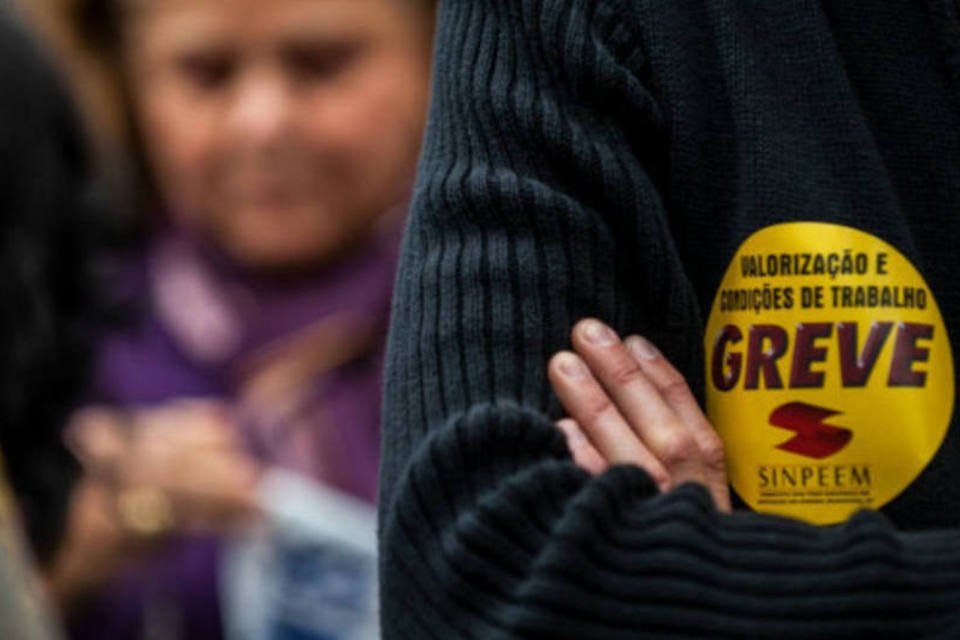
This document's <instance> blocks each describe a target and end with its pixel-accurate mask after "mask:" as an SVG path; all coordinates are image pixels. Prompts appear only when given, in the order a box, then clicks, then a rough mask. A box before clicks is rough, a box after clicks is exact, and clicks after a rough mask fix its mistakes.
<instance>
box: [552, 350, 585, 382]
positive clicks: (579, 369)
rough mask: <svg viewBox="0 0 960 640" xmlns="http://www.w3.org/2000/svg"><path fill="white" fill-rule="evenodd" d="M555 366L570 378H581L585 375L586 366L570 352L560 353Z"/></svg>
mask: <svg viewBox="0 0 960 640" xmlns="http://www.w3.org/2000/svg"><path fill="white" fill-rule="evenodd" d="M557 368H559V369H560V373H562V374H563V375H564V376H566V377H567V378H571V379H576V378H583V377H584V376H586V375H587V366H586V365H585V364H583V362H581V361H580V358H578V357H577V356H575V355H573V354H572V353H567V354H564V355H562V356H561V357H560V358H559V360H558V361H557Z"/></svg>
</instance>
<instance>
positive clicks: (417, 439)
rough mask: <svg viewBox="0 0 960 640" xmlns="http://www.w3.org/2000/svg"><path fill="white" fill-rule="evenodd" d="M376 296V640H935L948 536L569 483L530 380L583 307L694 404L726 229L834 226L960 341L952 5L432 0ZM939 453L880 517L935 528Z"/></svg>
mask: <svg viewBox="0 0 960 640" xmlns="http://www.w3.org/2000/svg"><path fill="white" fill-rule="evenodd" d="M441 4H442V7H441V15H440V21H439V33H438V43H437V44H438V51H437V65H436V80H435V85H434V90H435V93H434V101H433V106H432V111H431V119H430V125H429V129H428V134H427V139H426V146H425V149H424V156H423V159H422V162H421V167H420V169H421V174H420V180H419V182H418V187H417V191H416V194H415V201H414V208H413V214H412V218H411V221H410V226H409V228H408V232H407V236H406V240H405V249H404V256H403V258H402V261H401V268H400V276H399V280H398V288H397V293H396V299H395V304H394V325H393V329H392V333H391V345H390V353H389V358H388V370H387V388H386V413H385V419H384V450H383V453H384V455H383V468H382V486H381V551H382V602H383V613H382V620H383V627H384V629H383V630H384V637H385V638H387V639H393V638H403V639H411V638H483V639H487V638H502V637H524V638H539V637H542V638H620V637H655V636H668V635H669V636H685V637H731V638H735V637H765V638H773V637H776V638H810V637H854V636H868V637H871V638H877V637H904V636H931V635H936V634H943V635H945V636H948V637H949V636H951V635H957V636H960V533H958V532H949V531H948V532H945V533H911V534H906V533H899V532H897V530H896V529H895V528H894V527H893V526H892V525H891V524H890V522H889V521H888V520H887V518H886V517H885V516H883V515H880V514H875V513H874V514H866V513H865V514H861V515H859V516H857V517H855V518H854V519H852V520H851V521H850V522H849V523H847V524H845V525H842V526H839V527H833V528H815V527H811V526H807V525H803V524H799V523H796V522H792V521H787V520H779V519H775V518H769V517H764V516H759V515H755V514H751V513H745V512H739V513H737V514H736V515H733V516H721V515H718V514H717V513H715V512H714V511H713V510H712V508H711V506H710V504H709V500H708V498H707V496H706V493H705V492H704V491H703V490H702V489H701V488H698V487H693V486H689V487H683V488H681V489H679V490H677V491H674V492H672V493H670V494H668V495H664V496H659V495H657V493H656V491H655V488H654V487H653V485H652V483H651V482H650V480H649V478H648V477H647V476H646V475H645V474H644V473H643V472H642V471H640V470H639V469H635V468H617V469H613V470H611V471H610V472H608V473H606V474H604V475H602V476H600V477H598V478H589V477H588V476H587V475H586V474H584V473H582V472H581V471H579V470H578V469H576V468H575V467H574V465H573V464H572V463H571V462H570V461H569V459H568V456H567V454H566V449H565V444H564V442H563V439H562V437H561V435H560V434H559V433H558V432H557V431H556V430H555V428H554V427H553V424H552V422H553V420H554V419H556V418H557V417H558V416H559V415H560V412H559V407H558V406H557V404H556V401H555V399H553V397H552V394H551V392H550V389H549V385H548V383H547V381H546V379H545V365H546V362H547V360H548V359H549V357H550V356H551V354H552V353H553V352H555V351H556V350H558V349H561V348H564V347H566V346H567V345H568V331H569V329H570V327H571V326H572V324H573V323H574V322H575V321H576V320H578V319H579V318H581V317H584V316H587V315H592V316H598V317H601V318H603V319H605V320H607V321H608V322H610V323H612V324H613V325H614V326H615V328H617V329H618V330H619V331H621V332H622V333H623V334H624V335H626V334H627V333H628V332H629V333H642V334H644V335H646V336H648V337H649V338H651V339H652V340H653V341H654V342H655V343H656V344H657V345H658V346H659V347H660V348H661V350H663V351H664V352H665V353H666V354H667V355H668V356H669V358H670V359H671V360H672V361H673V362H674V363H675V364H677V365H678V367H679V368H681V369H682V370H683V371H684V373H685V374H686V375H687V376H688V379H689V380H690V382H691V386H692V387H693V388H694V389H695V391H696V392H697V393H700V392H701V391H702V367H703V356H702V353H701V352H700V350H701V337H702V331H703V321H704V313H705V310H706V309H707V308H708V307H709V304H710V302H711V300H712V297H713V295H714V293H715V291H716V287H717V285H718V283H719V278H720V276H721V275H722V271H723V269H724V267H725V266H726V263H727V262H728V261H729V259H730V257H731V256H732V254H733V252H734V251H735V249H736V247H737V246H738V245H739V243H740V242H742V241H743V239H744V238H746V237H747V236H748V235H749V234H750V233H752V232H753V231H756V230H757V229H759V228H762V227H764V226H767V225H770V224H774V223H776V222H782V221H788V220H823V221H831V222H836V223H839V224H848V225H851V226H856V227H858V228H861V229H863V230H865V231H868V232H870V233H873V234H875V235H878V236H880V237H882V238H884V239H885V240H887V241H889V242H890V243H891V244H894V245H895V246H897V247H898V248H899V249H900V250H901V251H902V252H903V253H904V254H905V255H907V256H908V257H909V258H910V260H911V261H912V262H913V263H914V264H915V265H917V267H918V269H919V270H920V271H921V272H922V273H924V275H925V276H926V277H927V279H928V282H929V284H930V286H931V289H932V291H933V292H934V294H935V296H936V297H937V300H938V302H939V303H940V307H941V309H942V310H943V312H944V316H945V318H946V322H947V326H948V330H949V332H950V333H951V335H953V336H960V325H958V324H957V323H958V321H960V286H958V284H957V283H956V282H954V281H955V280H957V278H956V276H955V271H956V270H955V268H954V266H953V264H954V260H953V257H952V256H953V254H954V252H955V250H956V246H957V241H958V239H960V215H958V213H960V67H958V64H960V60H958V55H957V51H958V47H957V42H958V41H960V40H958V39H960V28H958V26H957V24H958V23H957V12H956V8H955V6H954V4H953V1H952V0H926V1H925V2H924V1H921V0H914V1H910V0H864V1H863V2H858V3H849V2H846V1H845V0H832V1H826V2H823V3H821V2H815V1H813V0H765V1H763V2H747V1H746V0H712V1H708V0H702V1H695V0H694V1H690V2H678V1H677V0H663V1H653V0H647V1H645V0H592V1H588V0H446V1H445V2H443V3H441ZM958 452H960V446H958V434H957V428H956V426H955V425H954V427H953V428H951V431H950V435H949V436H948V439H947V442H946V443H945V444H944V447H943V449H942V450H941V453H940V454H939V455H938V457H937V459H936V460H935V461H934V463H933V464H931V465H930V467H929V468H928V469H927V471H926V472H925V473H924V474H923V475H922V476H921V478H920V479H918V480H917V481H916V483H914V486H913V487H911V489H910V490H909V491H908V492H906V493H905V495H904V496H902V497H901V499H898V501H896V502H895V503H894V504H892V505H890V508H889V510H888V511H889V513H890V516H891V517H893V518H895V519H896V520H897V522H898V523H902V524H904V525H909V526H913V527H929V526H935V525H945V524H952V523H956V522H957V519H958V513H960V508H958V507H960V455H958Z"/></svg>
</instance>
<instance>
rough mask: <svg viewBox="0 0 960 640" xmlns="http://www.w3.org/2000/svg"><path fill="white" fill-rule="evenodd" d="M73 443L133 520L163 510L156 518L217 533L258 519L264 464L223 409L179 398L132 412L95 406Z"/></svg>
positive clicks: (77, 425) (75, 430)
mask: <svg viewBox="0 0 960 640" xmlns="http://www.w3.org/2000/svg"><path fill="white" fill-rule="evenodd" d="M70 442H71V445H72V448H73V449H74V452H75V453H76V454H77V456H78V458H79V459H80V460H81V462H82V463H83V465H84V467H85V469H86V470H87V472H88V473H89V474H90V475H91V476H92V477H93V478H94V479H99V480H101V481H103V482H106V483H108V484H110V485H112V486H113V487H114V489H115V491H116V495H117V498H118V508H119V509H121V511H123V509H125V508H127V509H132V510H133V515H134V516H136V515H137V511H138V510H139V511H149V510H150V509H151V508H152V509H154V510H158V509H163V510H166V511H167V512H168V513H167V514H159V513H158V514H154V515H155V516H156V517H157V518H161V517H162V516H164V515H166V516H168V517H169V519H170V522H169V523H167V524H169V525H170V526H172V527H175V528H176V530H179V531H188V532H213V533H222V532H225V531H228V530H230V529H233V528H235V527H237V526H240V525H242V524H245V523H247V522H249V521H250V520H252V519H254V518H255V517H256V516H257V515H258V507H257V502H256V493H255V489H256V484H257V481H258V479H259V476H260V472H261V469H260V466H259V464H258V463H257V462H256V461H255V460H254V459H253V458H252V457H251V456H250V455H249V454H248V453H247V452H246V451H245V450H244V447H243V443H242V442H241V440H240V438H239V435H238V431H237V428H236V426H235V425H234V424H233V422H232V419H231V417H230V413H229V411H228V410H227V409H226V408H225V407H224V406H223V405H221V404H219V403H216V402H213V401H207V400H177V401H173V402H170V403H168V404H165V405H162V406H160V407H156V408H151V409H143V410H136V411H132V412H121V411H117V410H112V409H108V408H91V409H88V410H85V411H84V412H82V413H81V414H79V415H78V417H77V419H76V420H75V421H74V424H73V425H72V426H71V435H70ZM120 515H121V516H124V515H129V514H126V513H121V514H120ZM145 515H147V516H149V514H145ZM148 524H149V523H148Z"/></svg>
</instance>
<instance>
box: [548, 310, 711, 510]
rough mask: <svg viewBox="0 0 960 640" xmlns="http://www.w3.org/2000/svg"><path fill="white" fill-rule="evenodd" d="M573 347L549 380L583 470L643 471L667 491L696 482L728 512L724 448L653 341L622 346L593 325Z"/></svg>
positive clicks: (577, 331) (580, 328)
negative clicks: (622, 467)
mask: <svg viewBox="0 0 960 640" xmlns="http://www.w3.org/2000/svg"><path fill="white" fill-rule="evenodd" d="M573 348H574V352H567V351H564V352H560V353H558V354H556V355H555V356H554V357H553V358H552V359H551V360H550V364H549V366H548V376H549V378H550V382H551V384H552V385H553V389H554V391H555V392H556V394H557V397H558V398H559V399H560V402H561V404H562V405H563V406H564V408H565V409H566V410H567V412H568V414H569V418H565V419H563V420H560V421H559V422H558V423H557V426H558V427H559V428H560V429H561V430H562V431H563V432H564V434H565V435H566V437H567V445H568V447H569V449H570V453H571V455H572V456H573V459H574V461H575V462H576V463H577V465H578V466H580V467H581V468H583V469H585V470H586V471H588V472H589V473H592V474H598V473H601V472H603V471H604V470H605V469H606V468H607V467H608V466H610V465H618V464H632V465H637V466H639V467H642V468H643V469H645V470H646V471H647V473H649V474H650V476H651V477H652V478H653V479H654V481H655V482H656V483H657V485H658V486H659V487H660V490H661V491H667V490H669V489H671V488H672V487H676V486H678V485H680V484H683V483H685V482H696V483H699V484H702V485H704V486H705V487H707V489H708V490H709V491H710V494H711V495H712V496H713V500H714V503H715V504H716V506H717V508H718V509H720V510H722V511H729V510H730V494H729V488H728V486H727V472H726V463H725V459H724V448H723V443H722V442H721V440H720V438H719V436H718V435H717V433H716V431H714V429H713V427H712V426H711V425H710V423H709V422H708V421H707V419H706V416H704V414H703V412H702V411H701V410H700V407H699V406H698V405H697V401H696V399H695V398H694V397H693V394H692V393H691V392H690V388H689V387H688V386H687V383H686V381H685V380H684V378H683V376H681V375H680V373H679V372H678V371H677V370H676V369H675V368H674V367H673V365H671V364H670V363H669V362H668V361H667V359H666V358H664V357H663V355H662V354H660V352H659V351H658V350H657V349H656V348H655V347H654V346H653V345H652V344H650V342H648V341H647V340H645V339H643V338H641V337H639V336H631V337H629V338H627V339H626V340H621V339H620V338H619V336H617V334H616V333H615V332H614V331H613V330H612V329H610V328H609V327H607V326H606V325H604V324H603V323H601V322H599V321H598V320H593V319H588V320H583V321H581V322H579V323H578V324H577V325H576V327H574V330H573Z"/></svg>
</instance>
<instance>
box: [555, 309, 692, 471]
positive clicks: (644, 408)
mask: <svg viewBox="0 0 960 640" xmlns="http://www.w3.org/2000/svg"><path fill="white" fill-rule="evenodd" d="M573 345H574V348H575V349H576V351H577V353H578V354H580V355H581V356H582V357H583V359H584V361H585V362H586V363H587V365H588V366H589V367H590V370H591V371H592V372H593V373H594V375H595V376H596V378H597V380H598V381H599V382H600V384H601V385H602V386H603V389H604V390H605V391H606V392H607V394H609V396H610V398H611V400H612V401H613V403H614V404H615V406H616V407H617V408H618V409H619V410H620V412H621V413H622V414H623V416H624V417H625V418H626V419H627V422H628V423H629V425H630V426H631V428H632V429H633V431H634V432H635V433H636V435H637V437H638V438H639V439H640V441H641V442H643V443H644V444H645V445H646V446H647V447H648V448H649V450H650V451H651V453H653V455H654V456H655V457H656V459H657V460H658V461H659V462H660V463H661V464H662V465H663V466H664V467H665V468H666V469H667V471H668V472H669V474H670V476H671V480H672V484H679V483H682V482H687V481H694V482H704V481H705V478H704V477H703V468H702V467H701V465H700V464H699V449H698V445H697V442H696V439H695V438H694V437H693V434H692V432H691V431H690V430H689V429H687V428H686V426H685V425H684V423H683V421H682V420H681V419H680V417H679V416H678V415H677V413H676V412H675V411H674V410H673V408H672V407H671V406H670V405H669V404H668V403H667V402H666V400H665V399H664V397H663V395H661V393H660V391H659V389H658V388H657V387H656V385H655V384H654V383H653V382H652V381H651V380H650V379H649V377H648V376H647V375H646V373H644V371H643V369H642V368H641V366H640V363H639V362H638V360H637V358H636V357H635V356H634V355H633V354H632V353H631V352H630V350H629V349H627V347H626V345H625V344H624V343H623V342H622V341H621V340H620V338H619V336H617V334H616V333H614V331H613V330H612V329H610V328H609V327H607V326H606V325H604V324H603V323H601V322H599V321H597V320H592V319H591V320H584V321H582V322H580V323H578V324H577V326H576V327H575V328H574V331H573ZM581 424H583V423H581ZM583 426H584V428H585V429H588V430H589V427H588V426H587V425H586V424H583Z"/></svg>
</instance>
